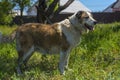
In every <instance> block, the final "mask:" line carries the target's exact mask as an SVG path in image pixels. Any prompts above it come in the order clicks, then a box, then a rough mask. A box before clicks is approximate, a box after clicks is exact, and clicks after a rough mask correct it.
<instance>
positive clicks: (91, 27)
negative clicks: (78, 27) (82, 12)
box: [84, 23, 94, 31]
mask: <svg viewBox="0 0 120 80" xmlns="http://www.w3.org/2000/svg"><path fill="white" fill-rule="evenodd" d="M84 26H85V27H86V28H88V29H89V30H91V31H93V30H94V27H93V26H90V25H88V24H86V23H85V24H84Z"/></svg>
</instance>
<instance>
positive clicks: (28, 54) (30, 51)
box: [17, 46, 34, 74]
mask: <svg viewBox="0 0 120 80" xmlns="http://www.w3.org/2000/svg"><path fill="white" fill-rule="evenodd" d="M33 52H34V46H32V47H31V48H30V49H28V50H27V51H26V52H22V51H18V66H17V73H18V74H22V71H21V67H22V65H23V64H24V65H25V64H26V63H27V61H28V60H29V58H30V57H31V55H32V54H33ZM23 53H24V54H23Z"/></svg>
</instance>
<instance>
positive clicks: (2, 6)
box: [0, 0, 14, 24]
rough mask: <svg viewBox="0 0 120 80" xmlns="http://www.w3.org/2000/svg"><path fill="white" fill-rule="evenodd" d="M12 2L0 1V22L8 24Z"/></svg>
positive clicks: (8, 0) (10, 17) (9, 0)
mask: <svg viewBox="0 0 120 80" xmlns="http://www.w3.org/2000/svg"><path fill="white" fill-rule="evenodd" d="M13 7H14V4H13V3H12V2H11V0H1V1H0V24H9V23H10V22H11V21H12V15H11V14H10V12H11V10H12V9H13Z"/></svg>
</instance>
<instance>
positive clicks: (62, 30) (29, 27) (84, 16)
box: [0, 11, 96, 74]
mask: <svg viewBox="0 0 120 80" xmlns="http://www.w3.org/2000/svg"><path fill="white" fill-rule="evenodd" d="M95 24H96V20H95V19H93V17H92V15H91V13H90V12H86V11H78V12H77V13H75V14H74V15H72V16H71V17H69V18H68V19H65V20H63V21H61V22H58V23H55V24H53V25H47V24H40V23H28V24H24V25H22V26H20V27H18V28H17V29H16V30H15V31H14V32H13V33H12V34H11V35H10V36H9V37H6V36H2V34H0V42H11V41H13V40H14V39H15V38H16V47H17V52H18V66H17V72H18V73H19V74H21V65H22V64H26V63H27V61H28V60H29V58H30V57H31V55H32V54H33V52H34V51H39V52H41V53H43V54H52V53H60V62H59V70H60V73H61V74H64V69H65V68H68V61H69V53H70V51H71V49H72V48H74V47H75V46H76V45H77V44H78V43H79V41H80V38H81V34H82V33H83V32H87V30H93V29H94V27H93V26H94V25H95Z"/></svg>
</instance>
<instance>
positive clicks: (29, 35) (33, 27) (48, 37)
mask: <svg viewBox="0 0 120 80" xmlns="http://www.w3.org/2000/svg"><path fill="white" fill-rule="evenodd" d="M58 26H59V25H58V24H53V25H46V24H39V23H29V24H25V25H23V26H21V27H19V28H18V32H19V35H20V36H19V37H20V43H21V45H24V47H23V48H25V49H26V48H27V47H28V48H29V47H31V46H32V45H34V46H39V47H42V48H44V49H45V50H49V49H50V48H51V47H53V46H59V47H60V48H61V49H62V50H64V51H66V50H67V49H68V48H69V43H68V42H67V40H66V37H65V35H64V34H63V33H62V32H61V31H60V30H59V29H58ZM25 51H26V50H25Z"/></svg>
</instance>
